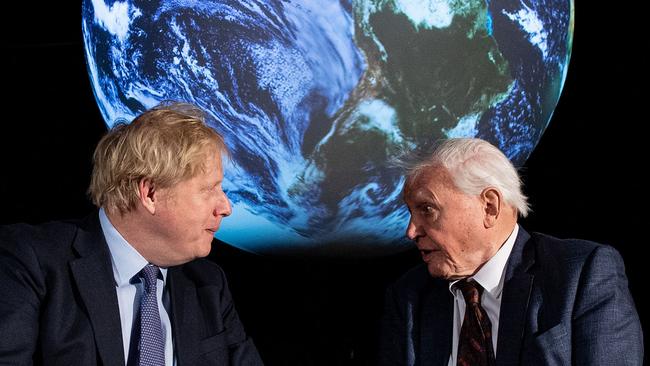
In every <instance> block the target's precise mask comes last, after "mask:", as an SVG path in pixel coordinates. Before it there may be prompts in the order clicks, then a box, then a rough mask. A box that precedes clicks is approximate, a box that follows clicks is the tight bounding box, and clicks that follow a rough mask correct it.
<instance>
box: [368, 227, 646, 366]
mask: <svg viewBox="0 0 650 366" xmlns="http://www.w3.org/2000/svg"><path fill="white" fill-rule="evenodd" d="M453 301H454V300H453V296H452V295H451V293H450V292H449V282H448V281H446V280H442V279H434V278H432V277H431V275H430V274H429V272H428V270H427V268H426V266H425V265H424V264H422V265H420V266H418V267H416V268H414V269H412V270H411V271H410V272H408V273H407V274H405V275H404V276H403V277H402V278H401V279H400V280H398V281H397V282H396V283H395V284H394V285H393V286H391V287H390V288H389V289H388V291H387V294H386V303H385V309H384V318H383V321H382V333H381V341H380V354H379V364H381V365H386V366H388V365H390V366H398V365H409V366H415V365H417V366H425V365H426V366H428V365H435V366H447V364H448V362H449V356H450V354H451V343H452V326H453V323H452V322H453V320H452V318H453V312H454V310H453ZM642 363H643V335H642V332H641V325H640V322H639V317H638V314H637V312H636V309H635V307H634V302H633V300H632V297H631V296H630V292H629V290H628V285H627V278H626V276H625V269H624V267H623V260H622V258H621V256H620V255H619V254H618V252H617V251H616V250H615V249H613V248H611V247H609V246H604V245H599V244H596V243H592V242H588V241H583V240H560V239H556V238H553V237H550V236H547V235H543V234H538V233H533V234H532V236H531V235H529V234H528V233H527V232H526V231H524V230H523V229H522V228H520V230H519V235H518V236H517V240H516V242H515V245H514V247H513V249H512V252H511V254H510V258H509V259H508V263H507V265H506V275H505V283H504V287H503V293H502V300H501V310H500V315H499V334H498V340H497V354H496V364H497V365H498V366H506V365H641V364H642Z"/></svg>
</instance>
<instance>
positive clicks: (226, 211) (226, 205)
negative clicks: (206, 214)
mask: <svg viewBox="0 0 650 366" xmlns="http://www.w3.org/2000/svg"><path fill="white" fill-rule="evenodd" d="M230 214H232V205H231V204H230V200H229V199H228V196H226V193H225V192H221V193H220V195H219V199H218V200H217V204H216V205H215V208H214V215H215V216H224V217H226V216H230Z"/></svg>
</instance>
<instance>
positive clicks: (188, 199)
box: [156, 149, 232, 265]
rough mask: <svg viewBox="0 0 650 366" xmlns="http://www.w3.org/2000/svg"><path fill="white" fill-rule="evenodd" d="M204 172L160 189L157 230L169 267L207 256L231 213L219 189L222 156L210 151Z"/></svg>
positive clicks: (221, 176) (157, 206) (221, 174)
mask: <svg viewBox="0 0 650 366" xmlns="http://www.w3.org/2000/svg"><path fill="white" fill-rule="evenodd" d="M205 156H206V157H205V162H204V169H203V170H202V171H199V173H198V174H197V175H196V176H194V177H192V178H190V179H187V180H184V181H181V182H180V183H178V184H177V185H175V186H173V187H171V188H165V189H161V192H160V195H159V196H158V197H159V202H158V203H157V205H156V215H157V216H158V223H159V225H158V230H159V231H160V234H161V237H162V238H163V240H164V241H165V243H161V245H160V247H161V248H164V250H166V251H167V253H165V255H164V257H166V258H167V259H168V262H169V265H176V264H182V263H186V262H188V261H190V260H192V259H195V258H200V257H205V256H207V255H208V254H209V253H210V249H211V244H212V239H213V237H214V233H215V232H216V231H217V230H218V229H219V225H220V224H221V219H222V218H224V217H226V216H228V215H230V213H231V212H232V210H231V206H230V201H229V200H228V197H226V194H225V193H224V192H223V190H222V188H221V182H222V181H223V168H222V164H221V154H220V153H219V152H217V151H216V150H215V149H211V150H210V152H209V153H207V154H206V155H205Z"/></svg>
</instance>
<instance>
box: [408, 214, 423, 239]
mask: <svg viewBox="0 0 650 366" xmlns="http://www.w3.org/2000/svg"><path fill="white" fill-rule="evenodd" d="M419 231H420V230H419V228H418V225H416V223H415V222H414V221H413V219H412V218H411V220H409V224H408V226H407V227H406V237H407V238H409V239H411V240H416V239H417V238H418V237H419V236H420V234H419Z"/></svg>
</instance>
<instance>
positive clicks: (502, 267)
mask: <svg viewBox="0 0 650 366" xmlns="http://www.w3.org/2000/svg"><path fill="white" fill-rule="evenodd" d="M518 232H519V225H516V224H515V228H514V230H512V233H510V236H509V237H508V239H507V240H506V242H505V243H504V244H503V245H502V246H501V248H500V249H499V250H498V251H497V252H496V254H495V255H494V256H493V257H492V258H490V260H489V261H487V262H486V263H485V264H484V265H483V267H481V269H480V270H479V271H478V272H476V274H475V275H474V276H472V277H470V278H469V279H474V281H476V282H478V284H479V285H481V286H482V287H483V289H484V291H483V295H481V306H482V307H483V309H485V312H486V313H487V315H488V318H490V322H491V323H492V346H493V347H494V356H495V357H496V354H497V338H498V336H499V310H500V309H501V293H502V292H503V282H504V280H505V275H506V264H507V263H508V258H509V257H510V252H512V247H513V246H514V244H515V240H516V239H517V233H518ZM456 282H458V281H453V282H451V283H449V291H451V293H452V295H453V296H454V328H453V336H452V343H451V356H450V357H449V363H448V365H449V366H454V365H456V358H458V338H460V328H461V326H462V324H463V318H464V317H465V298H464V297H463V293H462V292H461V291H460V289H458V288H455V287H453V285H454V284H455V283H456Z"/></svg>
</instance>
